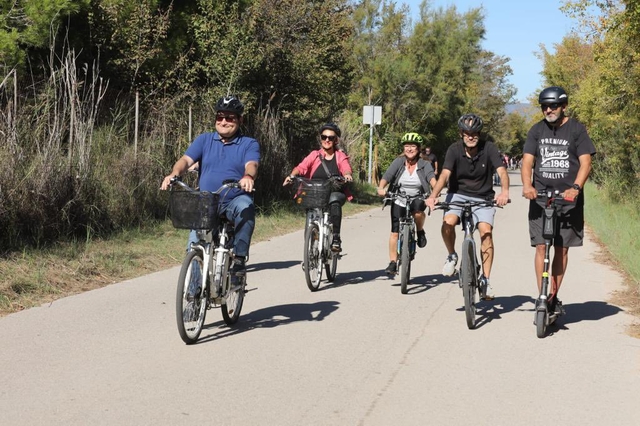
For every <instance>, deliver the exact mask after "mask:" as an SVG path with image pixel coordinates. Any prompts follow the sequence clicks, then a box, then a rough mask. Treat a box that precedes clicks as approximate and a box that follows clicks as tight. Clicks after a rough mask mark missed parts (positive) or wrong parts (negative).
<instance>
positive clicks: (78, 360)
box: [0, 187, 640, 426]
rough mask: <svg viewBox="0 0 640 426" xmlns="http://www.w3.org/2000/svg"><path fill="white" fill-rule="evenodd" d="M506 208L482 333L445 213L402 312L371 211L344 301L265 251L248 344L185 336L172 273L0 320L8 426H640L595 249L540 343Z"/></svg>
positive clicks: (355, 224) (258, 264)
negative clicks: (455, 261) (454, 259)
mask: <svg viewBox="0 0 640 426" xmlns="http://www.w3.org/2000/svg"><path fill="white" fill-rule="evenodd" d="M511 195H512V198H513V203H512V204H511V205H509V206H508V207H507V208H505V209H504V210H502V211H499V212H498V214H497V224H498V226H497V229H496V230H495V240H496V244H497V250H496V253H497V259H496V262H495V265H494V273H493V276H492V283H493V284H494V288H495V291H496V293H497V295H498V297H497V298H496V300H495V301H494V302H491V303H486V304H485V305H484V308H483V309H482V310H481V312H480V315H481V326H480V327H479V328H478V329H477V330H473V331H471V330H468V329H467V327H466V324H465V319H464V312H463V311H462V310H461V308H462V294H461V291H460V289H459V288H458V285H457V282H455V281H452V280H451V279H449V278H445V277H443V276H442V275H441V266H442V263H443V261H444V257H445V254H446V253H445V249H444V245H443V243H442V241H441V239H440V235H439V226H440V213H438V214H434V215H432V216H431V217H430V218H429V219H428V223H427V235H428V237H429V244H428V246H427V247H426V248H425V249H422V250H420V251H419V253H418V255H417V260H416V262H415V263H414V265H413V271H412V272H413V276H414V278H413V284H412V285H411V286H410V294H408V295H401V294H400V288H399V282H398V280H389V279H387V278H386V277H385V276H384V275H383V274H382V270H383V268H384V267H386V264H387V262H388V260H387V249H386V247H387V238H388V232H389V216H388V215H389V212H388V210H385V211H381V210H380V209H374V210H371V211H369V212H366V213H362V214H360V215H358V216H356V217H351V218H347V219H345V221H344V225H343V229H344V233H343V236H344V254H345V255H344V257H343V259H342V260H341V262H340V263H339V266H338V268H339V274H338V277H337V279H336V283H335V284H332V285H329V284H328V283H323V284H322V287H321V291H318V292H316V293H311V292H309V290H308V289H307V287H306V285H305V282H304V277H303V273H302V269H301V268H300V261H301V253H302V251H301V250H302V232H301V231H300V232H295V233H293V234H289V235H285V236H283V237H279V238H274V239H273V240H271V241H268V242H263V243H259V244H256V245H255V246H254V247H253V248H252V258H251V269H250V273H249V283H250V285H249V287H250V289H251V291H250V292H249V294H248V295H247V298H246V300H245V305H244V310H243V315H242V316H241V319H240V322H239V324H238V326H237V327H235V328H228V327H226V326H224V324H223V322H222V320H221V315H220V312H219V311H217V310H212V311H209V314H208V316H207V321H206V323H207V329H206V330H205V331H204V332H203V334H202V337H201V338H202V341H201V343H199V344H197V345H193V346H186V345H184V344H183V343H182V341H181V340H180V338H179V336H178V333H177V330H176V326H175V318H174V293H175V282H176V279H177V275H178V268H177V267H176V268H172V269H169V270H166V271H162V272H158V273H155V274H152V275H148V276H145V277H141V278H139V279H135V280H130V281H126V282H122V283H118V284H114V285H111V286H108V287H106V288H103V289H100V290H95V291H91V292H88V293H85V294H82V295H78V296H74V297H69V298H66V299H62V300H59V301H56V302H55V303H53V304H51V305H45V306H42V307H38V308H34V309H30V310H27V311H24V312H20V313H17V314H14V315H10V316H8V317H5V318H2V319H0V342H1V346H0V424H2V425H18V424H20V425H22V424H25V425H191V424H218V425H283V426H284V425H295V426H299V425H469V424H475V425H533V424H538V425H539V424H557V425H603V424H611V425H638V424H640V403H639V402H640V399H639V396H638V395H640V341H639V340H636V339H633V338H631V337H629V336H627V335H626V334H625V326H626V325H628V324H629V323H630V322H631V321H632V318H631V317H630V316H629V315H628V314H626V313H625V312H624V311H623V310H622V309H621V308H620V307H618V306H615V305H612V304H611V302H610V301H609V298H610V295H611V292H612V291H615V290H616V289H618V288H620V286H621V282H622V279H621V277H620V276H619V275H618V274H616V273H615V272H614V271H612V270H611V269H610V268H609V267H607V266H604V265H601V264H598V263H596V259H597V258H598V257H599V255H598V248H597V246H596V245H595V244H594V243H593V242H591V241H587V242H586V244H585V246H584V247H583V248H582V249H574V250H572V251H571V253H570V255H571V258H570V265H569V271H568V276H567V278H566V281H565V287H564V291H563V293H562V299H563V301H564V302H565V306H566V311H567V315H566V316H565V317H563V318H562V319H561V325H560V327H558V328H556V329H555V331H554V332H553V333H552V334H551V335H550V336H548V337H546V338H545V339H542V340H541V339H538V338H537V337H536V335H535V327H534V326H533V324H532V320H533V312H532V308H533V297H534V296H535V279H534V278H533V277H534V272H533V260H532V258H533V249H531V248H530V247H528V235H527V231H526V202H525V201H524V200H523V199H522V198H521V197H520V188H518V187H514V188H513V189H512V194H511ZM459 242H460V241H459V240H458V243H459Z"/></svg>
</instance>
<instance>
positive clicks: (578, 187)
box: [571, 183, 582, 191]
mask: <svg viewBox="0 0 640 426" xmlns="http://www.w3.org/2000/svg"><path fill="white" fill-rule="evenodd" d="M571 188H573V189H575V190H576V191H582V188H581V187H580V185H578V184H577V183H574V184H573V185H571Z"/></svg>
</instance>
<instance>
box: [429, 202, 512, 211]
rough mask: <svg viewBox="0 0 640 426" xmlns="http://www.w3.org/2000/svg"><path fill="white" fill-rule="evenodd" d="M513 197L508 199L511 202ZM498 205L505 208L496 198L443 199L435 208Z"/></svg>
mask: <svg viewBox="0 0 640 426" xmlns="http://www.w3.org/2000/svg"><path fill="white" fill-rule="evenodd" d="M510 202H511V199H509V200H508V201H507V203H510ZM467 206H469V207H472V208H473V207H498V208H501V209H502V208H504V207H503V206H499V205H497V204H496V200H482V201H441V202H439V203H438V204H436V206H435V207H434V210H448V209H449V208H451V207H462V208H464V207H467Z"/></svg>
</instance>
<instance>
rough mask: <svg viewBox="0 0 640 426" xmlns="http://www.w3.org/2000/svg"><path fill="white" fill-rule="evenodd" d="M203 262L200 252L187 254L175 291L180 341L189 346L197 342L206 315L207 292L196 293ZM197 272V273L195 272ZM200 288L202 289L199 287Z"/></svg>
mask: <svg viewBox="0 0 640 426" xmlns="http://www.w3.org/2000/svg"><path fill="white" fill-rule="evenodd" d="M203 269H204V260H203V256H202V253H201V252H200V250H192V251H190V252H189V253H187V256H186V257H185V259H184V261H183V262H182V267H181V269H180V275H179V277H178V287H177V291H176V322H177V324H178V332H179V333H180V337H181V338H182V341H183V342H185V343H186V344H187V345H191V344H193V343H196V342H197V341H198V337H200V333H201V332H202V326H203V325H204V319H205V317H206V315H207V291H208V288H207V287H205V288H204V291H202V290H201V291H199V292H198V291H197V290H198V286H202V285H203V280H202V277H203ZM196 271H197V272H196ZM200 288H202V287H200Z"/></svg>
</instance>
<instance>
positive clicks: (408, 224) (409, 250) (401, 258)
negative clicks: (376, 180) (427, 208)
mask: <svg viewBox="0 0 640 426" xmlns="http://www.w3.org/2000/svg"><path fill="white" fill-rule="evenodd" d="M418 198H420V199H424V196H422V195H417V196H409V195H407V194H405V193H404V192H403V191H402V190H400V191H398V192H389V193H387V195H386V196H385V198H384V199H383V202H384V205H383V207H382V208H383V209H384V207H385V206H386V204H387V202H390V203H391V204H393V203H394V202H395V201H396V200H403V202H404V203H405V206H406V208H405V209H404V216H402V217H400V220H399V222H400V223H399V224H400V226H399V229H398V246H397V247H398V248H397V252H398V260H397V262H398V270H399V271H400V293H402V294H407V285H408V284H409V282H410V280H411V261H412V260H413V258H414V257H415V255H416V222H415V220H414V219H413V214H411V208H410V206H411V202H412V201H413V200H415V199H418Z"/></svg>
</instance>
